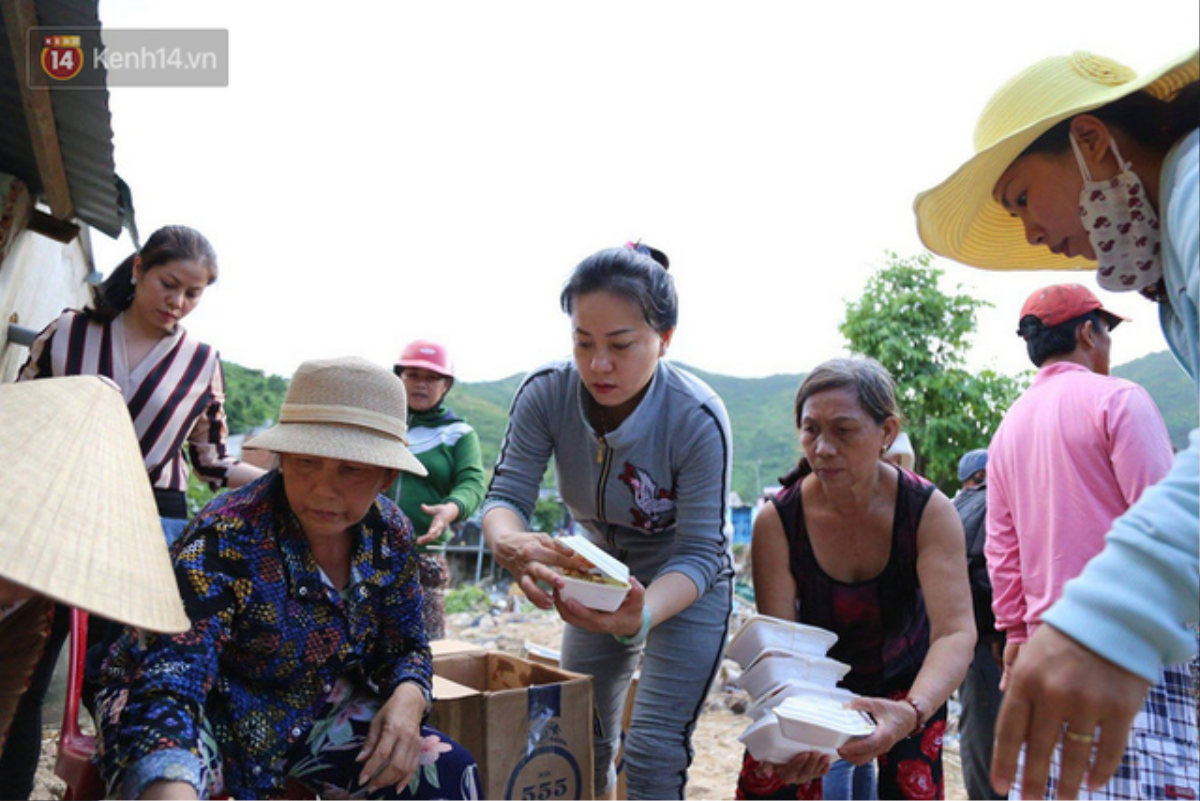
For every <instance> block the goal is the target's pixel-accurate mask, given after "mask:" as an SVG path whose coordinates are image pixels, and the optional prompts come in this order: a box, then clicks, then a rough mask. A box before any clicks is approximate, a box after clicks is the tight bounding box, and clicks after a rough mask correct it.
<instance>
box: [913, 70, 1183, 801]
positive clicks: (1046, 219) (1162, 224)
mask: <svg viewBox="0 0 1200 801" xmlns="http://www.w3.org/2000/svg"><path fill="white" fill-rule="evenodd" d="M1198 77H1200V58H1198V56H1197V53H1196V52H1195V51H1193V52H1191V53H1189V54H1187V55H1185V56H1183V57H1180V58H1177V59H1174V60H1173V61H1171V62H1170V63H1168V64H1166V65H1165V66H1163V67H1161V68H1159V69H1158V70H1155V71H1153V72H1152V73H1150V74H1148V75H1146V76H1143V77H1140V78H1139V77H1138V76H1137V75H1136V74H1135V73H1134V72H1133V71H1132V70H1130V69H1128V68H1127V67H1124V66H1122V65H1121V64H1118V63H1116V62H1114V61H1111V60H1109V59H1106V58H1102V57H1099V56H1095V55H1091V54H1087V53H1075V54H1073V55H1071V56H1065V57H1055V58H1049V59H1045V60H1044V61H1041V62H1039V63H1037V64H1035V65H1034V66H1032V67H1030V68H1029V69H1027V70H1025V71H1024V72H1022V73H1020V74H1019V75H1017V76H1016V77H1015V78H1013V79H1012V80H1010V81H1009V82H1008V83H1007V84H1005V85H1004V86H1003V87H1002V88H1001V89H1000V90H999V91H998V92H997V93H996V94H995V95H994V96H993V97H992V99H991V100H990V101H989V102H988V104H987V106H986V107H985V108H984V111H983V114H982V115H981V117H980V120H979V123H978V125H977V127H976V131H975V149H976V155H975V156H974V157H973V158H972V159H971V160H970V161H968V162H967V163H966V164H964V165H963V166H962V167H961V168H960V169H959V170H957V171H956V172H955V173H954V174H953V175H952V176H950V177H949V178H948V179H947V180H946V181H944V182H943V183H942V184H940V185H939V186H937V187H935V188H934V189H931V190H929V191H928V192H923V193H922V194H920V195H918V196H917V199H916V203H915V211H916V214H917V223H918V229H919V231H920V234H921V238H922V240H923V241H924V242H925V244H926V246H927V247H929V248H930V249H931V250H933V251H934V252H936V253H939V254H941V255H943V256H947V257H948V258H951V259H955V260H956V261H959V262H962V263H963V264H967V265H970V266H974V267H981V268H984V269H996V270H1008V269H1084V268H1090V267H1095V268H1096V269H1097V280H1098V282H1099V283H1100V285H1101V286H1102V287H1103V288H1105V289H1109V290H1111V291H1138V292H1140V293H1141V294H1142V295H1144V296H1145V297H1146V298H1147V299H1149V300H1151V301H1153V302H1155V303H1157V304H1158V305H1159V313H1160V317H1161V322H1162V327H1163V333H1164V335H1165V336H1166V339H1167V342H1168V344H1169V345H1170V347H1171V351H1172V353H1174V355H1175V357H1176V359H1177V360H1178V361H1179V362H1180V364H1181V366H1182V367H1183V368H1184V370H1185V371H1187V373H1188V374H1189V375H1190V376H1191V377H1192V380H1193V381H1195V380H1196V379H1197V376H1198V375H1200V355H1198V353H1200V326H1198V324H1197V307H1198V306H1200V300H1198V295H1200V202H1198V199H1197V196H1198V191H1197V190H1198V184H1200V169H1198V151H1200V131H1198V130H1197V126H1198V124H1200V113H1197V100H1198V95H1200V91H1198V86H1200V85H1198V84H1197V78H1198ZM1198 463H1200V430H1193V431H1192V433H1191V436H1190V442H1189V447H1188V448H1187V449H1186V450H1185V451H1183V452H1182V453H1180V454H1178V455H1177V456H1176V459H1175V462H1174V464H1173V465H1172V468H1171V471H1170V473H1168V475H1167V477H1166V478H1164V479H1163V481H1162V482H1160V483H1159V484H1158V485H1156V486H1155V487H1152V488H1150V489H1149V490H1147V491H1146V492H1145V493H1144V494H1143V495H1142V497H1141V499H1140V500H1139V502H1138V503H1137V504H1135V505H1134V506H1133V507H1131V508H1130V510H1129V511H1128V512H1127V513H1126V514H1125V515H1123V516H1122V517H1120V518H1118V519H1117V520H1116V521H1115V522H1114V524H1113V528H1112V531H1111V532H1110V533H1109V534H1108V537H1107V545H1106V547H1105V550H1104V551H1103V552H1102V553H1101V554H1100V555H1099V556H1097V557H1096V558H1095V559H1094V560H1092V561H1091V562H1090V563H1089V564H1088V566H1087V568H1086V569H1085V570H1084V572H1083V573H1082V574H1081V575H1080V576H1079V577H1078V578H1077V579H1075V580H1074V581H1073V582H1071V583H1070V584H1068V585H1067V587H1066V590H1065V592H1064V594H1063V597H1062V599H1061V600H1060V601H1059V602H1058V603H1057V604H1055V606H1054V607H1052V608H1051V610H1050V612H1049V613H1047V614H1046V615H1044V616H1043V620H1044V621H1045V622H1047V623H1049V624H1050V625H1049V626H1043V627H1041V628H1040V629H1039V630H1038V631H1037V632H1036V633H1035V634H1034V636H1033V637H1031V638H1030V640H1029V642H1028V643H1026V644H1025V646H1024V647H1023V649H1022V651H1021V654H1020V658H1019V659H1018V660H1017V662H1016V664H1015V668H1014V672H1013V674H1012V678H1011V680H1010V682H1009V686H1008V694H1007V697H1006V699H1005V704H1004V707H1003V709H1002V711H1001V716H1000V720H999V724H998V727H997V741H996V751H995V757H994V762H993V768H992V780H993V784H994V785H995V786H996V788H997V789H1001V790H1003V789H1005V788H1008V787H1009V786H1010V785H1011V784H1012V781H1013V778H1014V775H1015V773H1016V767H1017V762H1018V752H1019V750H1020V748H1021V746H1022V745H1024V746H1025V748H1026V752H1025V769H1024V776H1023V779H1022V781H1023V784H1024V792H1025V793H1029V792H1030V788H1036V790H1034V792H1038V793H1040V792H1041V790H1042V789H1043V788H1044V787H1045V780H1046V776H1047V771H1048V765H1049V763H1050V761H1051V755H1052V753H1053V752H1055V749H1056V747H1057V744H1058V743H1059V741H1060V740H1061V741H1062V750H1061V755H1060V756H1061V765H1060V766H1059V776H1058V781H1057V792H1058V797H1060V798H1071V797H1074V796H1075V794H1076V793H1077V792H1078V789H1079V785H1080V781H1081V779H1082V777H1083V774H1084V773H1085V772H1086V773H1087V779H1088V787H1089V788H1091V789H1093V790H1094V789H1096V788H1100V787H1101V786H1105V785H1106V783H1108V782H1109V779H1110V778H1112V777H1113V775H1114V771H1116V769H1117V767H1118V765H1119V764H1120V763H1121V760H1122V757H1123V754H1124V752H1125V749H1126V744H1127V742H1128V735H1129V731H1130V727H1131V724H1133V723H1134V719H1135V716H1138V719H1139V720H1142V719H1144V718H1143V717H1142V716H1140V715H1139V712H1143V700H1144V699H1145V698H1146V694H1147V691H1148V689H1149V688H1150V685H1151V682H1154V681H1158V680H1159V675H1160V673H1159V671H1160V667H1161V666H1162V665H1164V664H1172V663H1179V662H1183V661H1186V660H1188V659H1190V658H1193V657H1194V655H1195V653H1196V636H1195V631H1194V628H1193V629H1192V630H1189V628H1188V625H1189V624H1190V625H1191V626H1193V627H1194V626H1195V625H1196V624H1197V622H1198V617H1200V612H1198V607H1200V570H1198V569H1197V564H1198V559H1200V553H1198V552H1200V540H1198V538H1197V536H1196V531H1197V527H1198V525H1200V514H1198V512H1197V498H1198V497H1200V476H1198V474H1200V467H1198ZM1194 686H1195V679H1194V674H1193V678H1192V680H1191V684H1190V687H1191V692H1192V694H1191V699H1192V702H1193V703H1194V699H1195V691H1194ZM1152 700H1153V699H1152ZM1194 711H1195V710H1194V708H1193V709H1191V710H1190V712H1189V714H1192V715H1194ZM1167 717H1169V715H1168V716H1167ZM1167 722H1168V723H1169V721H1167ZM1192 725H1194V721H1193V722H1192ZM1172 735H1173V732H1172V731H1170V727H1169V726H1167V727H1166V728H1165V729H1164V730H1163V731H1159V732H1148V733H1145V734H1144V735H1143V734H1138V735H1137V737H1138V739H1139V743H1140V745H1139V748H1143V747H1146V746H1153V748H1154V749H1156V751H1157V753H1155V761H1154V765H1155V768H1154V770H1155V771H1157V775H1156V776H1155V777H1154V780H1155V782H1156V786H1157V788H1158V789H1157V791H1156V795H1157V794H1159V793H1161V794H1163V797H1177V798H1184V797H1196V794H1197V791H1198V789H1200V788H1197V786H1196V784H1197V781H1196V778H1195V776H1194V775H1193V774H1194V770H1192V769H1190V768H1189V769H1187V770H1181V769H1180V767H1181V766H1182V765H1191V766H1193V767H1194V760H1195V744H1194V743H1192V744H1191V745H1190V751H1191V753H1190V754H1187V753H1184V751H1185V750H1187V749H1186V747H1185V746H1184V745H1183V744H1181V743H1179V742H1177V738H1174V737H1173V736H1172ZM1151 741H1153V742H1151ZM1128 778H1129V777H1128V776H1126V775H1125V774H1124V773H1121V774H1118V775H1117V778H1116V779H1115V780H1114V781H1113V782H1112V785H1111V786H1105V787H1104V789H1105V791H1106V792H1112V791H1113V788H1114V787H1115V788H1116V792H1120V791H1122V790H1126V791H1128V792H1130V793H1132V794H1133V795H1134V796H1135V797H1136V796H1137V795H1138V794H1140V793H1141V792H1142V790H1141V789H1140V788H1139V787H1135V786H1134V787H1131V786H1128V785H1130V784H1132V783H1131V782H1129V780H1128ZM1122 783H1124V786H1122ZM1189 794H1190V795H1189Z"/></svg>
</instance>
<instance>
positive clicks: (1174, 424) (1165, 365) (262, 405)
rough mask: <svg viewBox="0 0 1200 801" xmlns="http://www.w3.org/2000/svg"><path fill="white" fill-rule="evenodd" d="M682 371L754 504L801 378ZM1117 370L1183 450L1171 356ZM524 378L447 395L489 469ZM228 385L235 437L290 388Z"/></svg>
mask: <svg viewBox="0 0 1200 801" xmlns="http://www.w3.org/2000/svg"><path fill="white" fill-rule="evenodd" d="M685 369H687V370H689V371H690V372H692V373H694V374H695V375H697V376H698V377H699V378H701V379H702V380H703V381H705V382H706V383H707V384H708V385H709V386H711V387H712V388H713V389H714V390H716V392H717V394H719V395H720V396H721V398H722V399H723V400H724V401H725V406H726V408H727V409H728V410H729V419H730V421H731V423H732V426H733V455H734V463H733V489H734V490H736V491H737V493H738V495H740V496H741V497H742V499H743V500H745V501H747V502H751V501H753V499H754V498H755V496H756V495H757V493H758V491H759V488H761V487H762V486H764V485H771V484H775V483H776V480H777V479H778V477H779V476H781V475H783V474H784V473H786V472H787V471H788V470H790V469H791V468H792V466H793V465H794V464H795V463H796V459H797V458H798V457H799V453H800V450H799V445H798V438H797V435H796V429H795V424H794V422H793V419H794V413H793V410H792V401H793V398H794V396H795V394H796V389H797V388H798V387H799V386H800V381H801V379H803V375H799V374H797V375H774V376H770V377H768V378H734V377H731V376H724V375H716V374H714V373H708V372H705V371H704V370H699V369H696V368H694V367H686V368H685ZM1113 373H1114V374H1115V375H1118V376H1121V377H1122V378H1126V379H1129V380H1130V381H1135V382H1137V383H1139V384H1141V385H1142V386H1144V387H1146V389H1147V390H1148V391H1149V392H1150V395H1151V397H1153V398H1154V401H1155V403H1157V404H1158V407H1159V409H1160V410H1161V411H1162V414H1163V418H1164V419H1165V420H1166V423H1167V429H1168V431H1169V432H1170V435H1171V442H1172V443H1173V444H1174V445H1175V447H1177V448H1182V447H1184V446H1185V444H1186V442H1187V435H1188V432H1189V431H1191V430H1192V429H1193V428H1195V427H1196V424H1197V416H1198V404H1197V397H1196V392H1195V390H1194V389H1193V386H1192V383H1191V381H1189V380H1188V378H1187V377H1186V376H1185V375H1184V374H1183V372H1182V371H1181V370H1180V369H1179V367H1178V366H1177V365H1176V364H1175V362H1174V360H1173V359H1172V358H1171V356H1170V354H1169V353H1167V352H1166V351H1163V352H1161V353H1154V354H1151V355H1149V356H1145V357H1143V358H1141V359H1138V360H1136V361H1132V362H1129V363H1128V364H1123V365H1121V366H1120V367H1116V368H1114V369H1113ZM522 378H523V376H521V375H514V376H509V377H508V378H504V379H501V380H499V381H478V382H465V381H459V382H457V383H456V384H455V385H454V388H453V389H452V390H451V391H450V396H449V403H450V405H451V406H452V407H453V408H454V410H455V411H457V412H458V413H459V414H460V415H462V416H463V417H464V418H465V419H466V420H467V421H468V422H470V423H471V425H472V426H474V427H475V430H476V431H477V432H479V440H480V445H481V448H482V451H483V462H484V466H485V467H486V468H487V469H488V470H489V471H490V470H491V467H492V465H494V464H495V463H496V456H497V455H498V453H499V451H500V443H501V440H502V439H503V438H504V427H505V424H506V423H507V421H508V408H509V405H510V404H511V403H512V397H513V394H514V393H515V392H516V390H517V387H518V386H519V385H520V383H521V379H522ZM225 380H226V391H227V398H226V405H227V409H228V414H229V428H230V430H231V431H232V432H233V433H241V432H244V431H245V430H247V429H248V428H250V427H253V426H256V425H262V424H264V423H266V422H267V421H269V420H273V419H275V418H277V417H278V409H279V405H280V403H282V401H283V395H284V392H286V389H287V381H286V380H285V379H283V378H280V377H279V376H266V375H264V374H263V373H262V371H260V370H251V369H247V368H243V367H239V366H238V365H236V364H230V363H226V364H225Z"/></svg>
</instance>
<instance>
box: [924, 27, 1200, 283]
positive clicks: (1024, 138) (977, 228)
mask: <svg viewBox="0 0 1200 801" xmlns="http://www.w3.org/2000/svg"><path fill="white" fill-rule="evenodd" d="M1197 78H1200V57H1198V52H1197V51H1195V50H1193V51H1192V52H1191V53H1189V54H1187V55H1185V56H1181V57H1179V58H1176V59H1174V60H1172V61H1171V62H1169V63H1168V64H1166V65H1165V66H1163V67H1161V68H1160V69H1157V70H1155V71H1153V72H1151V73H1149V74H1147V75H1144V76H1142V77H1140V78H1139V77H1138V76H1137V74H1136V73H1135V72H1134V71H1133V70H1131V69H1129V68H1128V67H1125V66H1122V65H1121V64H1118V63H1117V62H1115V61H1113V60H1111V59H1107V58H1104V57H1102V56H1096V55H1092V54H1091V53H1083V52H1078V53H1074V54H1072V55H1070V56H1055V57H1052V58H1047V59H1045V60H1043V61H1039V62H1038V63H1037V64H1034V65H1033V66H1032V67H1029V68H1028V69H1026V70H1025V71H1024V72H1022V73H1020V74H1019V75H1017V76H1016V77H1015V78H1013V79H1012V80H1010V81H1009V82H1008V83H1006V84H1005V85H1004V86H1002V87H1001V88H1000V90H999V91H998V92H996V94H995V95H993V96H992V99H991V100H989V101H988V104H987V106H985V107H984V109H983V113H982V114H981V115H980V117H979V123H978V124H977V125H976V126H975V156H974V157H973V158H972V159H971V160H970V161H968V162H967V163H966V164H964V165H963V166H962V167H960V168H959V169H958V170H957V171H956V172H955V173H954V174H953V175H951V176H950V177H949V178H947V179H946V180H945V181H943V182H942V183H941V184H939V185H938V186H936V187H934V188H933V189H930V190H928V191H926V192H922V193H921V194H919V195H917V198H916V200H915V201H914V203H913V210H914V211H915V212H916V215H917V232H918V233H919V234H920V237H921V241H922V242H924V243H925V247H927V248H929V249H930V250H931V251H933V252H934V253H937V254H938V255H940V256H945V257H947V258H950V259H954V260H955V261H958V262H961V263H963V264H967V265H970V266H972V267H982V268H983V269H986V270H1085V269H1093V268H1095V266H1096V265H1095V263H1094V262H1091V261H1089V260H1087V259H1083V258H1078V257H1077V258H1074V259H1066V258H1064V257H1062V256H1060V255H1055V254H1054V253H1051V252H1050V251H1049V250H1048V249H1046V248H1039V247H1033V246H1031V245H1030V244H1029V243H1028V242H1027V241H1026V239H1025V228H1024V226H1023V225H1022V223H1021V221H1020V220H1018V219H1016V218H1015V217H1013V216H1012V215H1011V214H1010V213H1009V212H1008V211H1006V210H1005V209H1004V208H1003V207H1002V206H1001V205H1000V204H999V203H998V202H996V200H995V199H994V198H993V197H992V190H993V188H995V186H996V182H997V181H999V180H1000V176H1001V175H1003V174H1004V171H1005V170H1007V169H1008V167H1009V165H1011V164H1012V163H1013V162H1014V161H1015V160H1016V159H1017V157H1018V156H1020V155H1021V154H1022V153H1023V152H1025V149H1026V148H1027V147H1029V146H1030V145H1031V144H1033V143H1034V142H1035V141H1036V140H1037V139H1038V137H1040V136H1041V135H1042V134H1044V133H1045V132H1046V131H1048V130H1050V129H1051V128H1053V127H1054V126H1055V125H1057V124H1058V123H1060V122H1062V121H1063V120H1066V119H1070V118H1071V117H1073V116H1075V115H1077V114H1083V113H1085V112H1088V111H1092V110H1094V109H1098V108H1100V107H1102V106H1106V105H1108V104H1109V103H1112V102H1114V101H1116V100H1120V99H1121V98H1122V97H1125V96H1126V95H1130V94H1133V93H1134V92H1138V91H1142V90H1145V91H1147V92H1149V93H1150V94H1152V95H1154V96H1155V97H1158V98H1160V99H1163V100H1166V99H1168V98H1170V97H1171V96H1173V95H1174V94H1175V93H1176V92H1178V91H1179V90H1180V89H1182V88H1183V87H1185V86H1187V85H1188V84H1190V83H1193V82H1194V81H1196V80H1197Z"/></svg>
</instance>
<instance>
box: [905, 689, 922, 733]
mask: <svg viewBox="0 0 1200 801" xmlns="http://www.w3.org/2000/svg"><path fill="white" fill-rule="evenodd" d="M900 700H901V701H903V702H904V703H906V704H908V705H909V706H911V707H912V708H913V711H915V712H916V713H917V725H916V726H913V730H912V731H910V732H909V733H908V734H907V735H906V736H907V737H912V736H913V735H914V734H916V733H917V732H919V731H920V730H921V729H923V728H925V713H924V712H923V711H922V710H921V705H920V704H919V703H917V700H916V699H915V698H913V697H912V696H911V695H908V696H905V697H904V698H901V699H900Z"/></svg>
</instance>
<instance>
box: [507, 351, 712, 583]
mask: <svg viewBox="0 0 1200 801" xmlns="http://www.w3.org/2000/svg"><path fill="white" fill-rule="evenodd" d="M586 391H587V390H586V389H585V388H584V386H583V382H582V380H581V379H580V377H579V372H578V371H577V370H576V368H575V364H574V363H573V362H570V361H563V362H554V363H552V364H549V365H546V366H544V367H542V368H539V369H537V370H534V371H533V372H532V373H530V374H529V375H528V376H527V377H526V378H525V380H524V382H522V384H521V386H520V388H519V389H518V390H517V394H516V395H515V396H514V398H513V404H512V410H511V413H510V416H509V421H508V428H507V429H506V430H505V433H504V444H503V446H502V447H501V449H500V456H499V458H498V459H497V461H496V469H495V471H494V474H493V477H492V483H491V486H490V487H489V488H488V493H487V498H486V499H485V500H484V504H483V514H485V515H486V514H487V512H488V511H489V510H491V509H492V508H494V507H497V506H503V507H506V508H508V509H511V510H513V511H514V512H516V513H517V514H518V515H520V516H521V517H522V518H523V519H524V520H525V522H526V524H528V522H529V519H530V516H531V515H532V514H533V509H534V505H535V503H536V502H537V494H538V488H539V487H540V486H541V481H542V476H543V475H544V474H545V472H546V465H547V463H548V461H549V459H550V457H551V456H554V460H555V473H556V476H557V483H558V492H559V495H561V496H562V499H563V501H564V503H566V505H567V507H568V508H569V509H570V511H571V515H572V516H573V517H574V518H575V520H576V522H578V523H579V524H580V525H582V526H583V528H584V529H586V532H587V537H588V538H589V539H590V540H591V541H592V542H594V543H596V544H597V545H599V546H600V547H601V548H603V549H604V550H605V551H607V552H608V553H610V554H612V555H613V556H615V557H616V558H618V559H620V560H621V561H623V562H625V563H626V564H628V565H629V567H630V570H631V571H632V572H633V574H634V575H636V576H637V578H638V580H639V581H641V582H642V583H643V584H649V583H650V582H651V581H652V580H653V579H654V578H655V577H657V576H659V575H662V574H663V573H682V574H683V575H685V576H687V577H688V578H689V579H691V580H692V583H694V584H695V585H696V587H697V589H698V591H699V593H700V594H704V593H705V592H707V591H708V590H709V589H710V588H712V587H713V585H714V584H716V583H717V582H719V581H725V580H729V579H730V578H731V577H732V575H733V569H732V551H731V547H732V545H731V527H730V526H729V525H728V523H727V522H726V502H727V498H728V496H729V480H730V474H731V470H732V463H733V462H732V447H731V446H732V443H731V438H730V433H729V417H728V415H727V414H726V412H725V404H723V403H722V402H721V399H720V397H718V396H717V394H716V393H715V392H713V391H712V389H710V388H709V387H708V386H707V385H706V384H705V383H704V382H703V381H701V380H700V379H698V378H696V377H695V376H693V375H691V374H690V373H687V372H685V371H684V370H680V369H679V368H677V367H674V366H672V365H670V364H668V363H666V362H664V361H660V362H659V364H658V368H657V370H656V372H655V374H654V378H653V380H652V382H651V384H650V389H649V390H648V391H647V393H646V396H645V397H644V398H643V399H642V402H641V403H640V404H638V407H637V408H636V409H635V410H634V412H633V414H631V415H630V416H629V417H628V418H627V419H626V420H625V421H624V422H623V423H621V425H620V426H618V427H617V428H616V429H614V430H613V431H610V432H609V433H608V434H606V435H605V436H604V437H599V436H597V434H596V433H595V432H594V431H593V430H592V427H591V426H590V425H589V424H588V422H587V418H586V417H585V415H584V407H583V397H582V393H584V392H586Z"/></svg>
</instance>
